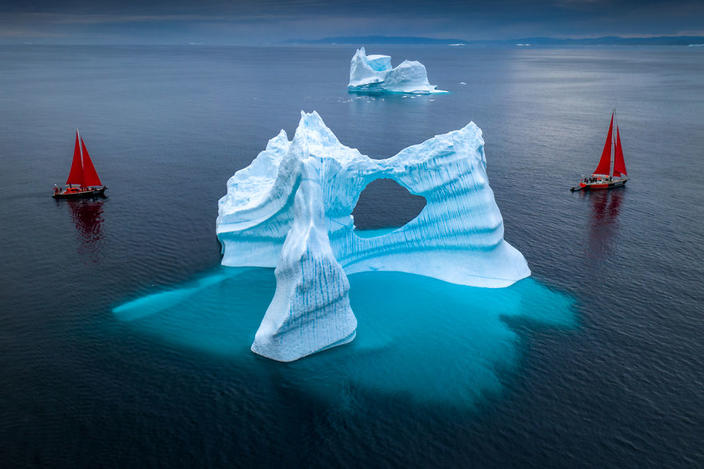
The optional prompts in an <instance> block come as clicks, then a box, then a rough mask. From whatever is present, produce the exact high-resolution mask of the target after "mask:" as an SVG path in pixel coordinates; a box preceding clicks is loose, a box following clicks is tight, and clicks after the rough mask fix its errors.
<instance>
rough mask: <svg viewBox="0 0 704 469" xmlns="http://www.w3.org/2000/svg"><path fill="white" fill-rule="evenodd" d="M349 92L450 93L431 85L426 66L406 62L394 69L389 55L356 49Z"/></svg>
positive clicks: (351, 63) (351, 64) (414, 62)
mask: <svg viewBox="0 0 704 469" xmlns="http://www.w3.org/2000/svg"><path fill="white" fill-rule="evenodd" d="M347 89H348V91H349V92H350V93H367V94H384V93H404V94H433V93H447V91H443V90H438V89H437V86H435V85H431V84H430V83H429V82H428V72H427V71H426V69H425V65H423V64H422V63H420V62H418V61H416V60H404V61H403V62H401V63H400V64H399V65H397V66H396V67H392V66H391V57H390V56H388V55H367V53H366V51H365V49H364V47H362V48H361V49H357V51H356V52H355V53H354V56H352V60H351V62H350V82H349V84H348V85H347Z"/></svg>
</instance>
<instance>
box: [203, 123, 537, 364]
mask: <svg viewBox="0 0 704 469" xmlns="http://www.w3.org/2000/svg"><path fill="white" fill-rule="evenodd" d="M381 178H388V179H393V180H395V181H396V182H398V183H399V184H401V185H403V186H404V187H406V188H407V189H408V190H409V191H410V192H411V193H413V194H416V195H420V196H423V197H424V198H425V199H426V201H427V205H426V206H425V208H423V210H422V211H421V213H420V214H419V215H418V216H417V217H416V218H415V219H413V220H411V221H410V222H409V223H407V224H406V225H404V226H402V227H400V228H398V229H396V230H393V231H392V232H390V233H388V234H386V235H384V236H379V237H374V238H362V237H359V236H357V235H356V234H355V233H354V220H353V217H352V210H353V208H354V206H355V204H356V202H357V199H358V198H359V195H360V193H361V192H362V190H363V189H364V188H365V187H366V185H367V184H369V183H370V182H372V181H374V180H376V179H381ZM217 234H218V238H219V239H220V242H221V243H222V248H223V259H222V264H223V265H226V266H259V267H276V270H275V275H276V292H275V294H274V298H273V300H272V302H271V303H270V305H269V307H268V309H267V310H266V313H265V315H264V319H263V320H262V323H261V325H260V326H259V329H258V331H257V333H256V336H255V339H254V343H253V345H252V350H253V351H254V352H256V353H258V354H260V355H263V356H266V357H268V358H272V359H275V360H279V361H292V360H296V359H298V358H301V357H304V356H306V355H309V354H311V353H314V352H316V351H320V350H323V349H326V348H329V347H332V346H335V345H340V344H343V343H347V342H350V341H351V340H353V339H354V337H355V333H356V329H357V320H356V318H355V315H354V313H353V312H352V308H351V307H350V300H349V288H350V287H349V281H348V279H347V274H350V273H355V272H364V271H377V270H378V271H398V272H407V273H413V274H419V275H424V276H428V277H434V278H437V279H440V280H444V281H447V282H451V283H456V284H460V285H468V286H479V287H506V286H509V285H511V284H513V283H514V282H516V281H517V280H520V279H522V278H524V277H527V276H529V275H530V270H529V269H528V265H527V263H526V261H525V259H524V258H523V256H522V255H521V253H520V252H518V251H517V250H516V249H514V248H513V247H512V246H510V245H509V244H508V243H506V242H505V241H504V239H503V220H502V218H501V214H500V212H499V209H498V207H497V205H496V202H495V201H494V195H493V192H492V190H491V188H490V187H489V183H488V179H487V175H486V159H485V155H484V140H483V139H482V134H481V130H480V129H479V128H478V127H477V126H476V125H475V124H474V123H471V122H470V123H469V124H468V125H466V126H465V127H463V128H462V129H459V130H455V131H452V132H449V133H447V134H443V135H438V136H435V137H433V138H431V139H429V140H427V141H425V142H423V143H421V144H418V145H413V146H411V147H408V148H406V149H404V150H402V151H401V152H399V153H398V154H397V155H395V156H393V157H391V158H388V159H384V160H375V159H371V158H369V157H367V156H365V155H362V154H361V153H360V152H359V151H358V150H356V149H354V148H349V147H346V146H344V145H342V144H341V143H340V142H339V141H338V140H337V137H335V135H334V134H333V133H332V131H331V130H330V129H328V128H327V127H326V126H325V124H324V123H323V121H322V119H321V118H320V116H319V115H318V114H317V113H316V112H312V113H309V114H308V113H301V120H300V122H299V125H298V128H297V129H296V133H295V135H294V138H293V140H291V141H289V140H288V137H287V135H286V133H285V132H284V131H283V130H282V131H281V132H280V133H279V135H277V136H276V137H274V138H272V139H271V140H270V141H269V143H268V144H267V147H266V149H265V150H264V151H263V152H261V153H260V154H259V155H258V156H257V157H256V158H255V159H254V161H253V162H252V163H251V164H250V165H249V166H248V167H246V168H244V169H242V170H240V171H238V172H237V173H235V175H234V176H232V177H231V178H230V180H229V181H228V183H227V194H226V195H225V196H224V197H222V198H221V199H220V201H219V207H218V219H217ZM468 314H471V313H468Z"/></svg>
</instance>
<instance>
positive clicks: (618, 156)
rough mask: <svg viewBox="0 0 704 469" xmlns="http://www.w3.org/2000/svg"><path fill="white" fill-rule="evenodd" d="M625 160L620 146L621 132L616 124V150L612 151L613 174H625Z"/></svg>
mask: <svg viewBox="0 0 704 469" xmlns="http://www.w3.org/2000/svg"><path fill="white" fill-rule="evenodd" d="M626 175H627V173H626V162H625V161H624V160H623V149H622V148H621V132H619V130H618V126H616V150H615V151H614V176H626Z"/></svg>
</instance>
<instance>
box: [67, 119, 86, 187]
mask: <svg viewBox="0 0 704 469" xmlns="http://www.w3.org/2000/svg"><path fill="white" fill-rule="evenodd" d="M66 184H78V185H79V186H82V185H83V165H82V164H81V147H79V146H78V130H76V146H75V147H74V149H73V163H71V171H70V172H69V173H68V179H66Z"/></svg>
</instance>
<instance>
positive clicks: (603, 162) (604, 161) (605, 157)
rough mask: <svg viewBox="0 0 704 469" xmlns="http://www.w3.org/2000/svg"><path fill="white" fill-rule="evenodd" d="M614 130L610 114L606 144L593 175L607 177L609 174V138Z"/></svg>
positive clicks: (612, 118)
mask: <svg viewBox="0 0 704 469" xmlns="http://www.w3.org/2000/svg"><path fill="white" fill-rule="evenodd" d="M613 130H614V115H613V113H612V114H611V124H609V133H608V134H607V135H606V143H605V144H604V150H603V151H602V152H601V159H600V160H599V165H598V166H597V167H596V169H595V170H594V174H605V175H608V174H609V173H610V172H611V138H612V135H613Z"/></svg>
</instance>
